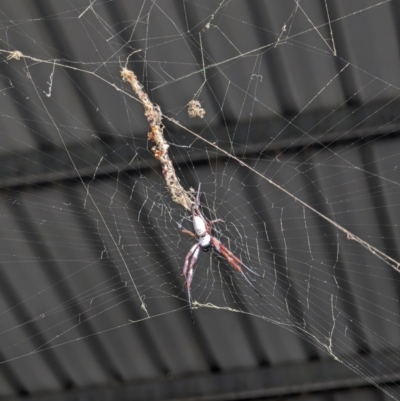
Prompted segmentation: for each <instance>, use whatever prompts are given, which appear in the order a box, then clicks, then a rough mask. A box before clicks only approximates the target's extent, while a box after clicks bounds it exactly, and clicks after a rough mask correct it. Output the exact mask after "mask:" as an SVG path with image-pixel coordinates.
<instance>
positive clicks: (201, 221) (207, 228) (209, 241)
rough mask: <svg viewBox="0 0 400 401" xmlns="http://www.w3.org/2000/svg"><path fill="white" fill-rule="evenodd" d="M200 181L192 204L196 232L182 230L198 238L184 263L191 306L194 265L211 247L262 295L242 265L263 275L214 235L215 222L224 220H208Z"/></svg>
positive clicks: (253, 272)
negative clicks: (201, 198)
mask: <svg viewBox="0 0 400 401" xmlns="http://www.w3.org/2000/svg"><path fill="white" fill-rule="evenodd" d="M200 185H201V184H200V183H199V189H198V190H197V195H196V199H195V203H194V205H192V222H193V228H194V231H195V233H192V232H191V231H189V230H182V232H183V233H185V234H188V235H190V236H191V237H193V238H196V239H197V243H196V244H194V245H193V246H192V247H191V248H190V251H189V252H188V253H187V255H186V257H185V264H184V265H183V275H184V277H185V279H186V288H187V291H188V298H189V305H190V307H191V305H192V301H191V295H190V288H191V285H192V280H193V275H194V270H193V268H194V265H195V263H196V261H197V259H198V257H199V253H200V249H201V250H202V251H203V252H208V251H209V250H210V249H215V250H216V251H217V252H218V253H219V254H220V255H221V256H222V257H223V258H225V260H226V261H227V262H228V263H229V264H230V265H231V266H232V267H233V268H234V269H235V270H236V271H237V272H239V273H240V274H241V275H242V276H243V277H244V279H245V280H246V281H247V282H248V283H249V284H250V286H251V287H252V288H253V290H254V291H255V292H256V293H257V294H258V295H259V296H260V297H261V294H260V293H259V292H258V291H257V289H256V288H255V287H254V285H253V284H252V282H251V281H250V279H249V278H248V277H247V275H246V274H245V273H244V272H243V270H242V267H244V268H245V269H247V270H248V271H249V272H251V273H252V274H254V275H255V276H257V277H259V278H263V276H261V275H259V274H258V273H257V272H255V271H254V270H253V269H251V268H250V267H248V266H246V265H245V264H244V263H243V262H242V261H241V260H240V259H239V258H238V257H237V256H235V255H234V254H233V253H232V252H231V251H230V250H229V249H228V248H227V247H226V246H224V245H223V244H222V243H221V242H220V241H219V240H218V239H217V238H215V237H213V235H212V227H213V225H214V224H215V223H218V222H222V221H223V220H221V219H216V220H211V221H209V222H207V220H206V219H205V217H204V216H203V214H202V213H201V211H200Z"/></svg>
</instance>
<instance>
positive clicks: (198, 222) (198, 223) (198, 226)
mask: <svg viewBox="0 0 400 401" xmlns="http://www.w3.org/2000/svg"><path fill="white" fill-rule="evenodd" d="M193 228H194V231H195V232H196V234H197V235H198V236H199V237H202V236H203V235H205V234H207V228H206V223H205V222H204V220H203V219H202V218H201V217H200V216H193Z"/></svg>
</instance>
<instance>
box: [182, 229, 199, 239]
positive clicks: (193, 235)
mask: <svg viewBox="0 0 400 401" xmlns="http://www.w3.org/2000/svg"><path fill="white" fill-rule="evenodd" d="M182 232H183V233H184V234H187V235H190V236H191V237H193V238H196V239H197V237H196V234H194V233H192V232H191V231H189V230H185V229H183V230H182Z"/></svg>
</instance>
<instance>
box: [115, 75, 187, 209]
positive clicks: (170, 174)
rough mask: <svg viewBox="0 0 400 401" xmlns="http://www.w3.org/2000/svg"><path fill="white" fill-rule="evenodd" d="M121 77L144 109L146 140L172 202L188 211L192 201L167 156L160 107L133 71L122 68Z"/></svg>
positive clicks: (166, 144)
mask: <svg viewBox="0 0 400 401" xmlns="http://www.w3.org/2000/svg"><path fill="white" fill-rule="evenodd" d="M121 76H122V79H123V80H124V81H125V82H128V83H129V84H130V85H131V88H132V90H133V91H134V92H135V94H136V95H137V97H138V98H139V101H140V102H141V103H142V105H143V107H144V115H145V116H146V117H147V121H148V122H149V124H150V132H149V133H148V139H149V140H150V141H151V142H154V143H155V146H153V147H152V149H151V150H152V151H153V154H154V157H155V158H156V159H157V160H158V161H159V162H160V164H161V169H162V174H163V176H164V179H165V183H166V185H167V188H168V191H169V193H170V194H171V197H172V200H173V201H174V202H176V203H178V204H180V205H182V206H183V207H184V208H185V209H187V210H190V207H191V205H192V203H193V201H192V199H191V197H190V195H189V194H188V192H187V191H185V189H184V188H183V187H182V185H181V184H180V182H179V178H178V177H177V176H176V172H175V168H174V166H173V164H172V161H171V159H170V157H169V154H168V148H169V145H168V143H167V142H166V140H165V138H164V132H163V131H164V126H163V124H162V122H161V120H162V113H161V109H160V106H158V105H156V104H154V103H153V102H152V101H151V100H150V98H149V96H148V95H147V93H146V92H145V91H144V89H143V86H142V85H141V84H140V83H139V81H138V79H137V77H136V75H135V73H134V72H133V71H131V70H128V69H127V68H123V69H122V71H121Z"/></svg>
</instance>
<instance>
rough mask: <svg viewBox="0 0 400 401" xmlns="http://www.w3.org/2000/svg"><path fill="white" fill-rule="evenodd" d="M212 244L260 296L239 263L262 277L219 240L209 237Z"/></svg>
mask: <svg viewBox="0 0 400 401" xmlns="http://www.w3.org/2000/svg"><path fill="white" fill-rule="evenodd" d="M211 241H212V244H213V246H214V249H215V250H216V251H217V252H218V253H219V254H220V255H221V256H223V257H224V258H225V259H226V261H227V262H228V263H229V264H230V265H231V266H232V267H233V268H234V269H235V270H236V271H238V272H239V273H240V274H241V275H242V276H243V277H244V279H245V280H246V281H247V282H248V283H249V284H250V286H251V288H253V290H254V291H255V292H256V294H257V295H258V296H259V297H261V298H262V295H261V294H260V292H259V291H258V290H257V288H256V287H255V286H254V284H253V283H252V282H251V281H250V279H249V278H248V277H247V275H246V274H245V273H244V272H243V270H242V268H241V267H240V265H242V266H244V267H245V268H247V269H248V270H249V271H251V272H252V273H253V274H255V275H256V276H258V277H260V278H262V277H261V276H260V275H259V274H258V273H257V272H255V271H254V270H252V269H250V268H249V267H247V266H246V265H245V264H244V263H242V261H241V260H240V259H239V258H238V257H236V256H235V255H234V254H233V253H232V252H231V251H230V250H229V249H228V248H226V247H225V246H224V245H222V244H221V242H219V241H218V240H217V239H216V238H214V237H213V238H212V239H211Z"/></svg>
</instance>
